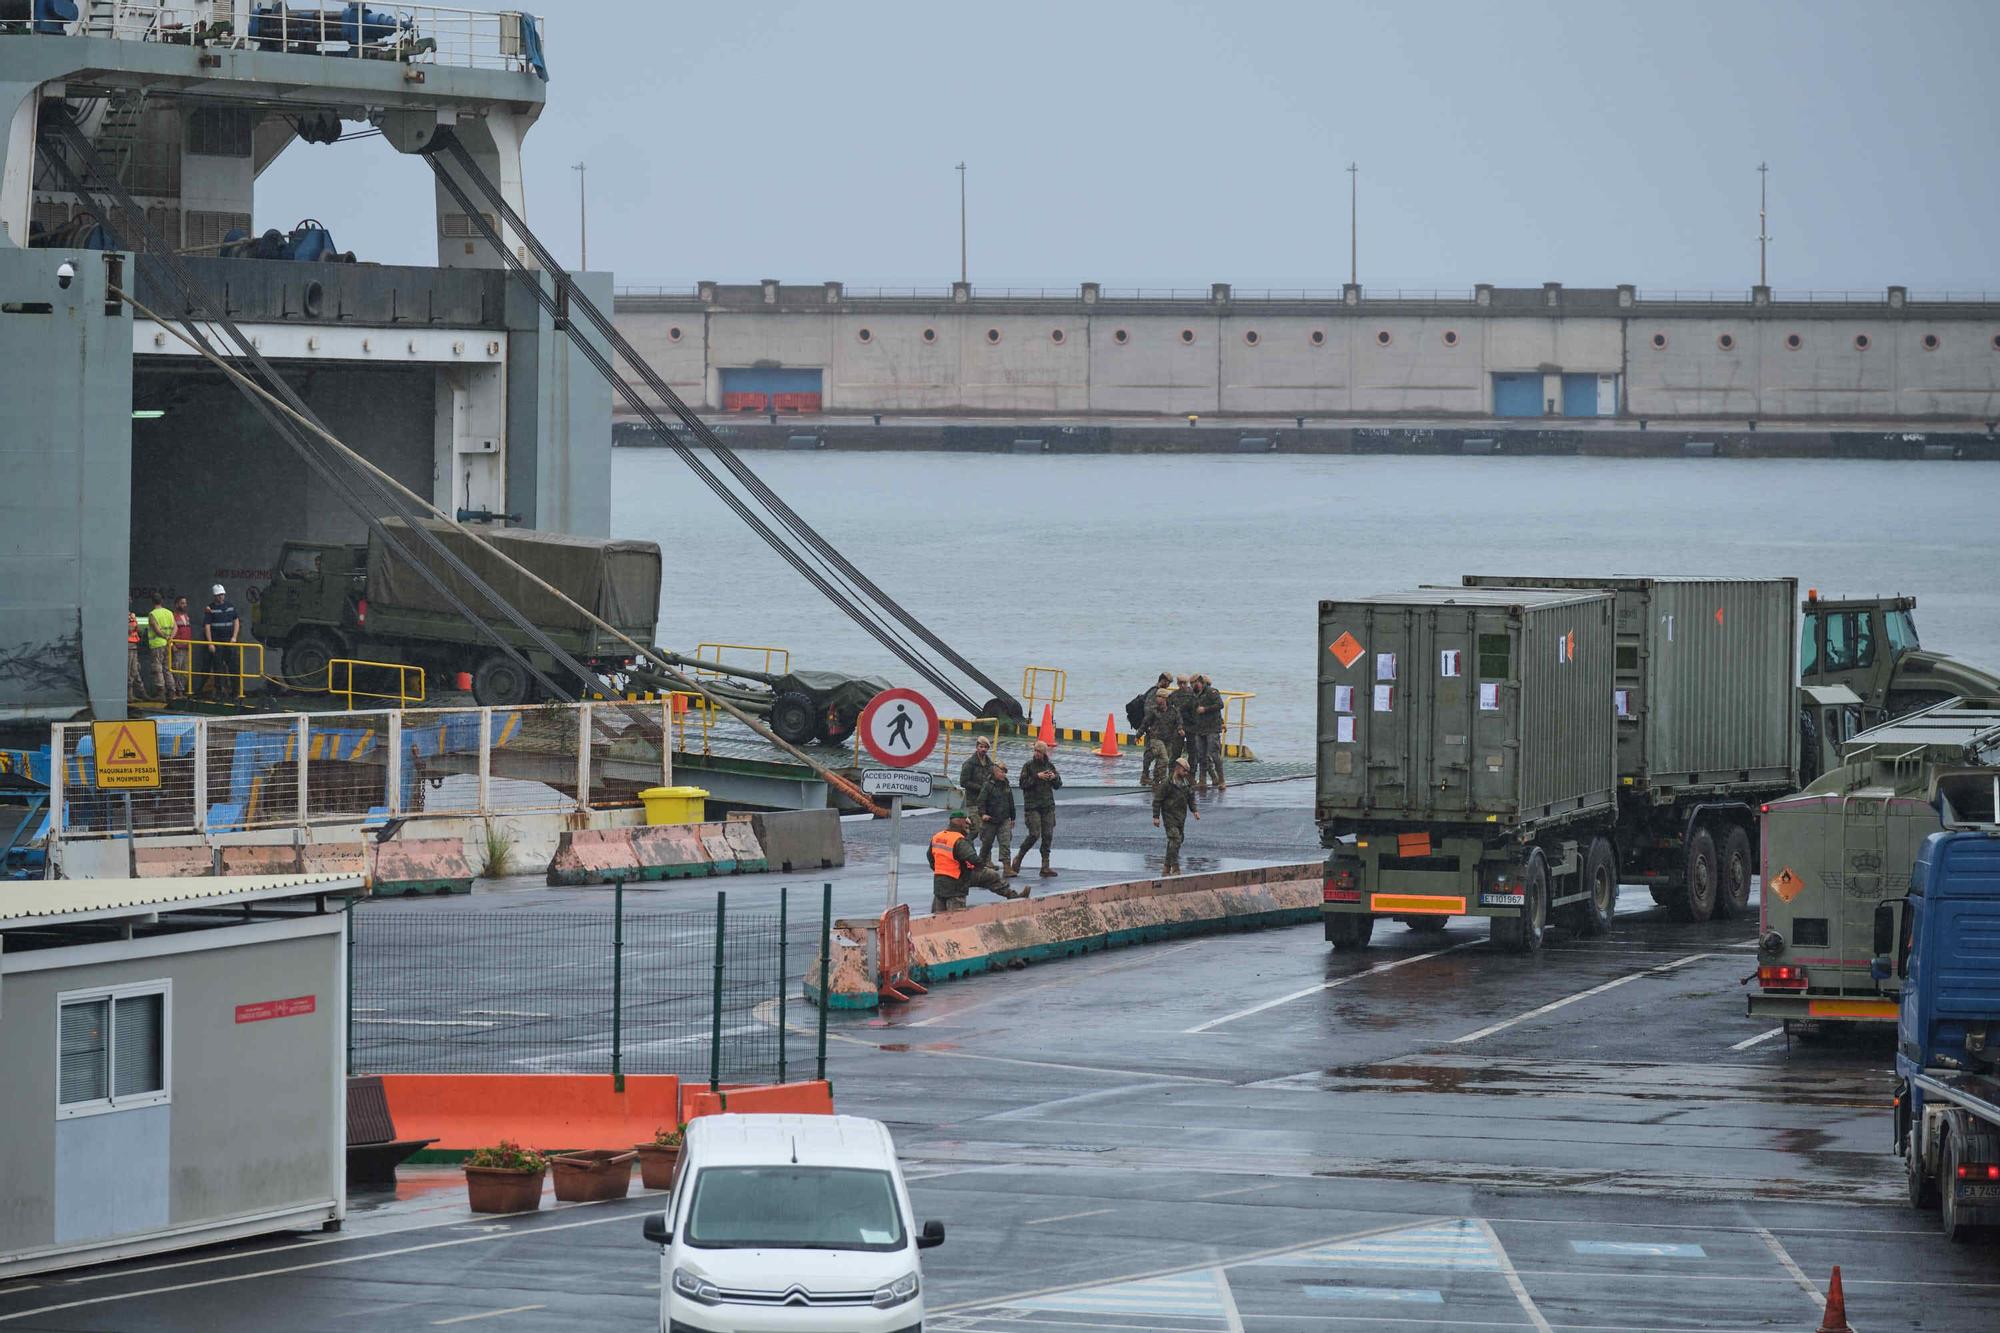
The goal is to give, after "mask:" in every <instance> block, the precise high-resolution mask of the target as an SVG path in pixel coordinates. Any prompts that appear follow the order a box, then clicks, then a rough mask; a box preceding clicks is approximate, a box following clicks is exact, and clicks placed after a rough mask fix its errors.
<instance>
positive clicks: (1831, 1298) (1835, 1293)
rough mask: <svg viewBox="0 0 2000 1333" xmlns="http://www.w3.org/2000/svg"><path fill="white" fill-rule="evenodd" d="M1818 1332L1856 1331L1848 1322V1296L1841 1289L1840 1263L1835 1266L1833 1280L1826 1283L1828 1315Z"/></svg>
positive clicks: (1848, 1332) (1820, 1322) (1840, 1332)
mask: <svg viewBox="0 0 2000 1333" xmlns="http://www.w3.org/2000/svg"><path fill="white" fill-rule="evenodd" d="M1817 1333H1854V1329H1853V1328H1852V1327H1851V1326H1850V1325H1849V1324H1848V1322H1847V1296H1846V1295H1845V1294H1844V1293H1843V1292H1842V1291H1841V1289H1840V1265H1839V1264H1835V1265H1834V1266H1833V1280H1832V1281H1831V1282H1829V1283H1827V1284H1826V1317H1825V1318H1824V1319H1822V1320H1820V1321H1819V1328H1818V1330H1817Z"/></svg>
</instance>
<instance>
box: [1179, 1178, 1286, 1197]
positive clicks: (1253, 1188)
mask: <svg viewBox="0 0 2000 1333" xmlns="http://www.w3.org/2000/svg"><path fill="white" fill-rule="evenodd" d="M1281 1183H1282V1182H1279V1181H1273V1182H1272V1183H1270V1184H1269V1185H1244V1186H1242V1187H1241V1188H1239V1189H1233V1190H1217V1191H1215V1193H1213V1194H1197V1195H1195V1196H1194V1197H1195V1198H1197V1199H1226V1198H1228V1197H1229V1196H1230V1195H1232V1194H1260V1193H1262V1192H1263V1191H1265V1190H1274V1189H1276V1188H1278V1186H1279V1184H1281Z"/></svg>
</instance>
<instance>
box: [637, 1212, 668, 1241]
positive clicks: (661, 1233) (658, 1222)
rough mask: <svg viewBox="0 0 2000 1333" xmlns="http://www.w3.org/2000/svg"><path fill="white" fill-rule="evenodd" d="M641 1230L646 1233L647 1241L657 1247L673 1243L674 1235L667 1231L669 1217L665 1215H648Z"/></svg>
mask: <svg viewBox="0 0 2000 1333" xmlns="http://www.w3.org/2000/svg"><path fill="white" fill-rule="evenodd" d="M641 1229H642V1230H643V1231H644V1232H645V1234H646V1239H647V1240H649V1241H651V1242H653V1244H655V1245H670V1244H672V1243H673V1239H674V1233H673V1232H671V1231H669V1230H667V1215H666V1214H665V1213H647V1214H646V1223H645V1226H644V1227H643V1228H641Z"/></svg>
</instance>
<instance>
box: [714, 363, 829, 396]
mask: <svg viewBox="0 0 2000 1333" xmlns="http://www.w3.org/2000/svg"><path fill="white" fill-rule="evenodd" d="M819 376H820V372H819V370H818V369H817V368H814V369H811V370H804V369H799V368H796V367H791V366H786V367H783V368H780V367H777V366H744V367H741V368H738V367H734V366H726V367H724V368H723V371H722V391H723V392H724V393H818V392H819V391H820V389H819Z"/></svg>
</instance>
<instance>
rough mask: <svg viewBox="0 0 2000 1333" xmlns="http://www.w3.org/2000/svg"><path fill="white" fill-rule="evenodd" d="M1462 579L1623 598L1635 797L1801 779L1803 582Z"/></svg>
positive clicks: (1620, 712)
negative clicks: (1800, 623) (1800, 588)
mask: <svg viewBox="0 0 2000 1333" xmlns="http://www.w3.org/2000/svg"><path fill="white" fill-rule="evenodd" d="M1465 584H1466V586H1468V587H1479V588H1494V587H1510V588H1542V589H1564V590H1569V591H1577V590H1582V589H1591V588H1604V589H1609V590H1610V591H1611V592H1612V594H1613V595H1614V596H1615V597H1616V598H1617V637H1618V643H1617V657H1616V660H1615V664H1614V671H1613V676H1614V679H1613V683H1612V696H1611V700H1610V703H1611V710H1612V712H1613V714H1614V716H1615V717H1616V718H1617V732H1618V780H1619V783H1620V785H1621V786H1622V788H1623V789H1624V792H1625V794H1626V795H1627V796H1628V797H1632V798H1636V799H1639V800H1647V801H1667V800H1672V799H1675V798H1677V797H1685V796H1693V795H1725V794H1732V793H1740V792H1755V793H1770V792H1774V791H1789V790H1791V789H1792V788H1794V787H1796V786H1797V778H1798V768H1799V718H1798V711H1799V710H1798V682H1799V659H1798V644H1799V634H1798V604H1799V598H1798V580H1796V579H1790V578H1776V579H1718V578H1546V577H1529V578H1522V577H1514V576H1499V575H1485V574H1468V575H1466V576H1465Z"/></svg>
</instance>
